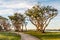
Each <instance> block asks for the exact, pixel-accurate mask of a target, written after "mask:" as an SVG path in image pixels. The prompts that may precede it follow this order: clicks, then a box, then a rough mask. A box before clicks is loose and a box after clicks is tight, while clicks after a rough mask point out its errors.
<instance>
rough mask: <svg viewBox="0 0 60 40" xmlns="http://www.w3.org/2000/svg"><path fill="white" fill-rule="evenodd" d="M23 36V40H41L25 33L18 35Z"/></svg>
mask: <svg viewBox="0 0 60 40" xmlns="http://www.w3.org/2000/svg"><path fill="white" fill-rule="evenodd" d="M18 34H19V35H21V40H39V39H38V38H36V37H34V36H31V35H29V34H24V33H18Z"/></svg>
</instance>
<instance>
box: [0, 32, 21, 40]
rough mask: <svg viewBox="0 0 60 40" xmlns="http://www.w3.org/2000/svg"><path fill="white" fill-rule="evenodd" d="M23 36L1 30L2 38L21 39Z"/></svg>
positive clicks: (7, 39)
mask: <svg viewBox="0 0 60 40" xmlns="http://www.w3.org/2000/svg"><path fill="white" fill-rule="evenodd" d="M20 39H21V37H20V36H19V35H17V34H15V33H10V32H0V40H20Z"/></svg>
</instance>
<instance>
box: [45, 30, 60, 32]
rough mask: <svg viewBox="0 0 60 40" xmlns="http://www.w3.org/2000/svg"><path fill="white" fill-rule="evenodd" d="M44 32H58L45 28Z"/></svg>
mask: <svg viewBox="0 0 60 40" xmlns="http://www.w3.org/2000/svg"><path fill="white" fill-rule="evenodd" d="M45 32H60V31H58V30H45Z"/></svg>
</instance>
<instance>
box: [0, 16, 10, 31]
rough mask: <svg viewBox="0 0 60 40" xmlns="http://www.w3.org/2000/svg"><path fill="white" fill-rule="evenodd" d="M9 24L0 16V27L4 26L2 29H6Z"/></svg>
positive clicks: (8, 27)
mask: <svg viewBox="0 0 60 40" xmlns="http://www.w3.org/2000/svg"><path fill="white" fill-rule="evenodd" d="M9 25H10V24H9V22H8V19H7V18H5V17H2V16H0V26H1V27H2V29H3V28H4V30H6V31H8V30H9V29H10V26H9Z"/></svg>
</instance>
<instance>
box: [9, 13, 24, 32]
mask: <svg viewBox="0 0 60 40" xmlns="http://www.w3.org/2000/svg"><path fill="white" fill-rule="evenodd" d="M9 18H10V19H11V21H12V24H13V25H14V26H15V28H16V31H23V24H24V20H25V17H24V16H23V15H22V14H20V13H15V14H14V15H13V16H9ZM21 28H22V29H21Z"/></svg>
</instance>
